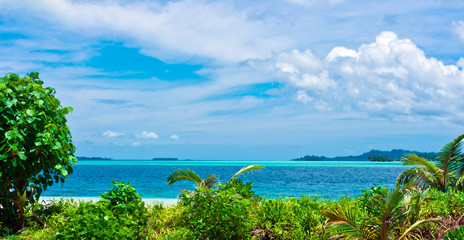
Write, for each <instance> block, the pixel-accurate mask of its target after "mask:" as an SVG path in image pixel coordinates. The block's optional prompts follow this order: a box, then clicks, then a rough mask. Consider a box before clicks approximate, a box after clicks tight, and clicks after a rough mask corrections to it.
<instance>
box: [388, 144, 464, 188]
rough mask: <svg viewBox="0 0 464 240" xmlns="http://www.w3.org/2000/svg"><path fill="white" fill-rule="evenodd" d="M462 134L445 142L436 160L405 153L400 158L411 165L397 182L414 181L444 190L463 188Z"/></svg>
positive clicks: (424, 185) (421, 185)
mask: <svg viewBox="0 0 464 240" xmlns="http://www.w3.org/2000/svg"><path fill="white" fill-rule="evenodd" d="M463 140H464V135H461V136H458V137H457V138H456V139H454V141H452V142H449V143H448V144H446V145H445V146H444V147H443V148H442V149H441V150H440V152H439V154H438V157H437V158H436V161H431V160H428V159H425V158H422V157H420V156H417V155H416V154H407V155H406V156H405V157H403V158H402V159H401V160H402V161H403V165H405V166H413V167H412V168H410V169H407V170H405V171H404V172H402V173H401V174H400V175H399V176H398V178H397V180H396V183H397V184H407V183H409V182H414V183H415V184H416V185H417V186H419V187H423V188H427V187H432V188H436V189H439V190H440V191H443V192H446V191H447V190H448V189H449V188H457V189H460V190H464V154H463V150H462V147H463Z"/></svg>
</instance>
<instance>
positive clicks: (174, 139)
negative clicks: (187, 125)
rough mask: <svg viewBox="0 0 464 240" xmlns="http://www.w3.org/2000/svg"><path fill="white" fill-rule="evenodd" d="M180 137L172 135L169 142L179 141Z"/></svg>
mask: <svg viewBox="0 0 464 240" xmlns="http://www.w3.org/2000/svg"><path fill="white" fill-rule="evenodd" d="M179 138H180V137H179V135H177V134H172V135H171V136H170V137H169V140H172V141H177V140H179Z"/></svg>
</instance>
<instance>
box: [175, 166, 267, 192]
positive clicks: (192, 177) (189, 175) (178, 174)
mask: <svg viewBox="0 0 464 240" xmlns="http://www.w3.org/2000/svg"><path fill="white" fill-rule="evenodd" d="M261 168H264V167H263V166H256V165H249V166H246V167H243V168H242V169H240V170H239V171H238V172H236V173H235V174H234V176H232V177H231V178H230V180H229V182H228V183H230V182H232V181H234V179H236V178H237V177H238V176H239V175H242V174H244V173H246V172H250V171H254V170H259V169H261ZM183 180H187V181H193V182H195V183H196V184H197V186H198V187H202V186H207V187H213V186H214V185H215V184H216V183H217V182H218V179H217V178H216V176H214V175H213V174H211V175H209V176H208V177H207V178H206V179H204V180H203V179H201V177H200V176H198V175H197V174H196V173H195V172H194V171H192V170H190V169H187V170H183V169H177V170H174V171H172V172H171V173H170V174H169V176H168V184H169V185H172V184H174V183H176V182H178V181H183Z"/></svg>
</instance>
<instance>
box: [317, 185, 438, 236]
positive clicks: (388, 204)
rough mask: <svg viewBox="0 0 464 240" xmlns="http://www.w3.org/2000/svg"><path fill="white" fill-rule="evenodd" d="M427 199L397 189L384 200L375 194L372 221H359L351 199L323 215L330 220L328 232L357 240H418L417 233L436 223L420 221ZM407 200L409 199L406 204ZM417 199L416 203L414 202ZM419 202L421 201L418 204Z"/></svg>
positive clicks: (354, 204) (324, 212)
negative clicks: (421, 228) (423, 227)
mask: <svg viewBox="0 0 464 240" xmlns="http://www.w3.org/2000/svg"><path fill="white" fill-rule="evenodd" d="M424 196H425V195H420V196H414V197H410V196H409V195H407V191H405V190H404V189H403V188H401V187H399V186H397V187H395V188H394V189H390V190H389V191H388V192H387V193H386V195H385V196H382V195H380V194H374V195H373V197H372V201H373V204H372V205H371V206H372V210H368V211H367V214H368V216H369V219H362V220H361V219H359V218H358V216H359V213H358V212H357V211H360V209H361V208H359V207H358V206H357V205H356V203H355V202H354V201H351V200H350V199H341V200H340V201H339V202H337V203H336V204H335V205H334V206H333V207H332V208H330V209H329V210H322V211H321V213H322V214H323V215H324V216H326V217H328V218H329V219H328V220H327V223H328V225H329V228H330V229H332V230H335V231H336V232H338V233H340V234H341V235H342V236H348V237H352V238H356V239H378V240H386V239H398V240H401V239H406V238H407V237H410V236H414V237H416V236H415V235H416V232H415V230H416V229H418V228H420V227H422V226H424V225H425V224H426V223H429V222H434V221H437V219H419V220H418V219H417V216H418V211H420V206H421V205H422V204H423V202H424V201H425V199H424ZM405 198H407V199H409V200H407V201H405ZM412 199H414V200H412ZM417 199H419V200H417Z"/></svg>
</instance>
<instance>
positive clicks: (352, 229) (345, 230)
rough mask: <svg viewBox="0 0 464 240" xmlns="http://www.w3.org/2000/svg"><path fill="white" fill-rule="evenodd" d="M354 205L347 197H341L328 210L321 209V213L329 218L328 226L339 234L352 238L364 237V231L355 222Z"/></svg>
mask: <svg viewBox="0 0 464 240" xmlns="http://www.w3.org/2000/svg"><path fill="white" fill-rule="evenodd" d="M356 209H357V208H356V207H355V206H354V204H353V203H352V202H351V201H350V200H348V199H341V200H340V201H339V202H337V203H335V206H334V207H332V208H330V210H329V211H327V210H321V213H322V215H324V216H326V217H327V218H329V219H328V220H327V223H328V224H329V227H330V228H332V229H334V230H336V231H338V232H340V233H341V234H343V235H345V236H349V237H353V238H366V236H364V234H365V232H364V231H362V230H361V229H360V228H359V227H358V225H357V224H356V217H355V216H356V212H355V211H356Z"/></svg>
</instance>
